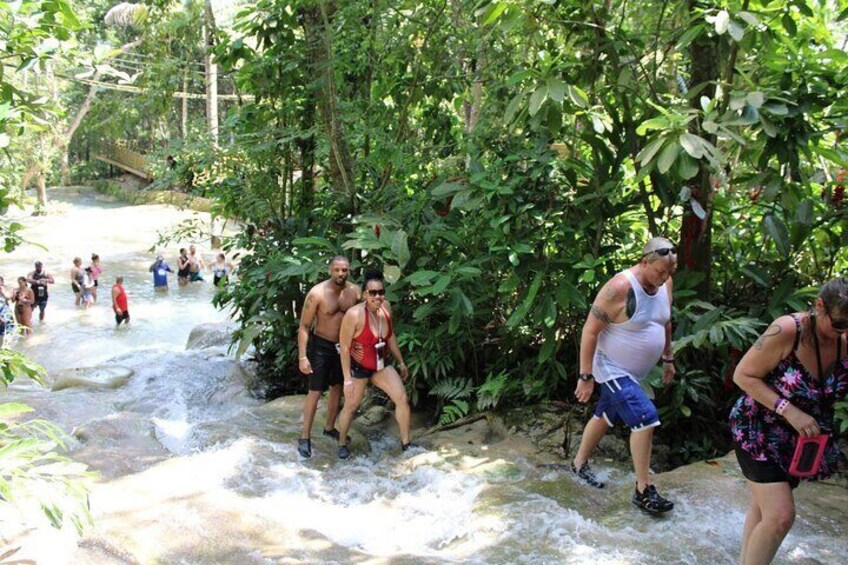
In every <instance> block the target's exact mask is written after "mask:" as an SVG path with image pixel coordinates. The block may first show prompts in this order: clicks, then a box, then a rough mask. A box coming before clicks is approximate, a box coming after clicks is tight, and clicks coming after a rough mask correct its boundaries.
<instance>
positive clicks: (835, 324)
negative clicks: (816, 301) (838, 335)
mask: <svg viewBox="0 0 848 565" xmlns="http://www.w3.org/2000/svg"><path fill="white" fill-rule="evenodd" d="M828 317H829V318H830V327H831V328H833V329H835V330H836V331H838V332H844V331H848V318H842V319H837V318H834V317H833V316H831V315H830V314H828Z"/></svg>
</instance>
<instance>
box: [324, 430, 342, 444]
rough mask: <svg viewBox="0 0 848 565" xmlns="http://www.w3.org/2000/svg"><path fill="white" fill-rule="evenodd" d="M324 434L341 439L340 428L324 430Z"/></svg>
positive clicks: (337, 439)
mask: <svg viewBox="0 0 848 565" xmlns="http://www.w3.org/2000/svg"><path fill="white" fill-rule="evenodd" d="M324 435H325V436H327V437H331V438H333V439H334V440H336V441H339V430H337V429H336V428H333V429H331V430H324Z"/></svg>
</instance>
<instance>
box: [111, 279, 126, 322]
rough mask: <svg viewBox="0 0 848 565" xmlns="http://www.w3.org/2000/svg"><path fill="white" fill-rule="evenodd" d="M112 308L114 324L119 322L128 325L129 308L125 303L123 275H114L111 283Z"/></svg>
mask: <svg viewBox="0 0 848 565" xmlns="http://www.w3.org/2000/svg"><path fill="white" fill-rule="evenodd" d="M112 310H113V311H114V312H115V325H117V326H120V325H121V322H126V325H130V310H129V306H128V305H127V291H126V290H124V277H116V278H115V284H113V285H112Z"/></svg>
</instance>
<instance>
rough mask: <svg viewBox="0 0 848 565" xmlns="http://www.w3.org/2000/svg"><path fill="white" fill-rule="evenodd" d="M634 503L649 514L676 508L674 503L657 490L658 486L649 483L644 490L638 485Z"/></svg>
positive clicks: (662, 512)
mask: <svg viewBox="0 0 848 565" xmlns="http://www.w3.org/2000/svg"><path fill="white" fill-rule="evenodd" d="M632 500H633V504H634V505H635V506H637V507H638V508H640V509H642V510H644V511H645V512H647V513H649V514H664V513H666V512H668V511H669V510H671V509H673V508H674V503H673V502H671V501H670V500H666V499H665V498H663V497H662V496H660V493H658V492H657V487H655V486H654V485H648V486H647V487H645V490H644V491H643V492H639V487H638V486H637V487H636V490H635V492H634V493H633V499H632Z"/></svg>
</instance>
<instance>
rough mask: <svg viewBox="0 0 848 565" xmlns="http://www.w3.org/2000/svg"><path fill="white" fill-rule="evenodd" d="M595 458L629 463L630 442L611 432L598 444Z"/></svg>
mask: <svg viewBox="0 0 848 565" xmlns="http://www.w3.org/2000/svg"><path fill="white" fill-rule="evenodd" d="M575 453H576V448H575ZM595 456H601V457H609V458H610V459H615V460H616V461H629V460H630V445H629V442H628V440H627V439H626V438H621V437H618V436H617V435H616V433H615V432H613V431H609V432H607V434H606V435H605V436H604V437H603V438H602V439H601V441H600V443H599V444H598V447H597V449H596V450H595Z"/></svg>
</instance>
